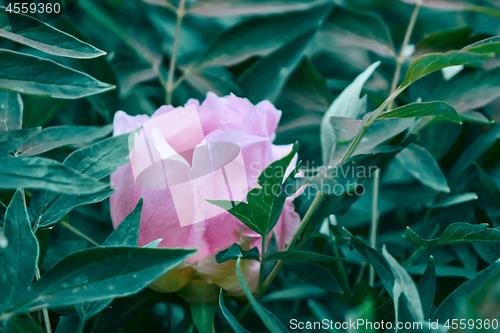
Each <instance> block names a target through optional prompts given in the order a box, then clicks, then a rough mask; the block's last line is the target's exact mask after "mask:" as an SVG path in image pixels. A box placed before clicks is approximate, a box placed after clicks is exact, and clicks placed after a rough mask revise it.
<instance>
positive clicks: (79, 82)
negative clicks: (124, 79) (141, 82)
mask: <svg viewBox="0 0 500 333" xmlns="http://www.w3.org/2000/svg"><path fill="white" fill-rule="evenodd" d="M0 63H1V66H0V89H4V90H9V91H16V92H19V93H22V94H28V95H37V96H50V97H53V98H63V99H76V98H82V97H86V96H90V95H94V94H99V93H102V92H105V91H108V90H111V89H114V86H112V85H109V84H107V83H103V82H101V81H99V80H96V79H94V78H93V77H91V76H89V75H87V74H85V73H82V72H79V71H75V70H74V69H71V68H69V67H66V66H63V65H60V64H58V63H56V62H54V61H52V60H47V59H43V58H38V57H36V56H32V55H27V54H23V53H18V52H14V51H10V50H4V49H0Z"/></svg>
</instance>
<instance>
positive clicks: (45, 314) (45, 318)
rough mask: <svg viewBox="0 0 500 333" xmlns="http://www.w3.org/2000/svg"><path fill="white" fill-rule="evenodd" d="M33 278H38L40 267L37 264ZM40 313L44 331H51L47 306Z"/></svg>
mask: <svg viewBox="0 0 500 333" xmlns="http://www.w3.org/2000/svg"><path fill="white" fill-rule="evenodd" d="M35 278H36V279H37V280H39V279H40V269H38V266H37V267H36V271H35ZM42 313H43V322H44V323H45V331H46V332H47V333H52V328H51V327H50V318H49V311H48V310H47V308H43V309H42Z"/></svg>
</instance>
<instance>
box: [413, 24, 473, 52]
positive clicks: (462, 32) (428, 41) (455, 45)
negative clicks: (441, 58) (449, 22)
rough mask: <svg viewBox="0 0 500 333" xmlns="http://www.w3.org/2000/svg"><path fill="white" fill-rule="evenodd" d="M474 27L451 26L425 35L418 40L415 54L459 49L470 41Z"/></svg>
mask: <svg viewBox="0 0 500 333" xmlns="http://www.w3.org/2000/svg"><path fill="white" fill-rule="evenodd" d="M472 31H473V28H472V27H460V28H451V29H446V30H441V31H437V32H434V33H430V34H428V35H425V36H424V38H422V40H420V42H418V44H417V46H416V50H415V54H414V55H418V56H421V55H424V54H427V53H433V52H446V51H449V50H459V49H461V48H462V47H464V46H466V45H467V44H469V43H470V41H471V40H472V38H471V37H470V34H471V33H472Z"/></svg>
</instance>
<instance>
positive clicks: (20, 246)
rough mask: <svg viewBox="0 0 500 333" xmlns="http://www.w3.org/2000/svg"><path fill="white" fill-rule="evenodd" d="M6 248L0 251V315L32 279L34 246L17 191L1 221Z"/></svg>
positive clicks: (22, 197)
mask: <svg viewBox="0 0 500 333" xmlns="http://www.w3.org/2000/svg"><path fill="white" fill-rule="evenodd" d="M3 231H4V234H5V237H6V239H7V244H2V245H5V246H1V247H0V265H1V267H3V269H2V270H1V271H0V294H1V295H2V297H1V298H0V312H2V309H3V310H5V308H7V307H8V306H9V305H10V304H12V303H14V302H15V301H16V300H17V299H18V298H19V295H22V294H24V293H25V291H26V288H28V286H29V285H30V284H31V282H32V281H33V278H34V277H35V271H36V269H37V265H38V242H37V240H36V237H35V235H34V234H33V231H32V230H31V223H30V221H29V218H28V212H27V211H26V202H25V199H24V192H22V191H21V190H17V191H16V193H15V194H14V196H13V197H12V200H11V202H10V204H9V206H8V207H7V212H6V213H5V221H4V230H3Z"/></svg>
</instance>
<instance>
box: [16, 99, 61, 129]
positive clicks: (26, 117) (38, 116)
mask: <svg viewBox="0 0 500 333" xmlns="http://www.w3.org/2000/svg"><path fill="white" fill-rule="evenodd" d="M69 104H71V100H69V99H56V98H50V97H48V96H45V97H43V96H29V95H28V96H25V99H24V113H23V127H24V128H31V127H38V126H41V127H43V126H45V125H47V124H48V123H49V122H50V121H52V120H53V119H54V118H55V117H56V116H57V115H58V114H59V113H61V112H62V111H63V110H64V109H65V108H66V107H67V106H68V105H69ZM40 110H43V112H39V111H40Z"/></svg>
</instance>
